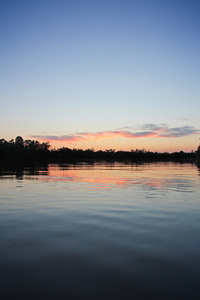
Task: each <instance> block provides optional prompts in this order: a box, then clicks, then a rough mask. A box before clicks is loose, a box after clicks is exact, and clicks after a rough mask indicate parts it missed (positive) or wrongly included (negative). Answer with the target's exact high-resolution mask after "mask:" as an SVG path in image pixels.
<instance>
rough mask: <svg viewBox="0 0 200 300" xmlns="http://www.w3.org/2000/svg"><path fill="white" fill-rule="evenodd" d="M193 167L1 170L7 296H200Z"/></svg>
mask: <svg viewBox="0 0 200 300" xmlns="http://www.w3.org/2000/svg"><path fill="white" fill-rule="evenodd" d="M199 179H200V177H199V169H198V168H197V166H196V165H192V164H178V163H177V164H175V163H155V164H128V163H126V164H125V163H123V164H122V163H93V164H88V163H82V164H49V165H48V164H46V165H45V164H44V165H42V166H41V165H40V166H24V167H19V166H17V167H14V168H13V167H12V168H7V169H3V168H2V169H1V170H0V195H1V196H0V240H1V244H0V268H1V273H0V282H1V299H16V298H19V299H134V298H135V299H149V298H152V299H198V298H199V279H200V271H199V267H200V259H199V258H200V257H199V256H200V255H199V247H200V237H199V230H200V218H199V212H200V204H199V200H200V185H199V183H200V181H199Z"/></svg>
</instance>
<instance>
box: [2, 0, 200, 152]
mask: <svg viewBox="0 0 200 300" xmlns="http://www.w3.org/2000/svg"><path fill="white" fill-rule="evenodd" d="M199 16H200V1H199V0H179V1H178V0H173V1H171V0H166V1H164V0H151V1H150V0H140V1H139V0H132V1H129V0H106V1H104V0H101V1H99V0H93V1H89V0H84V1H83V0H73V1H67V0H65V1H62V0H55V1H51V0H48V1H45V0H40V1H34V0H32V1H27V0H26V1H22V0H16V1H15V0H10V1H7V0H0V45H1V47H0V82H1V84H0V109H1V110H0V111H1V117H0V138H4V139H6V140H10V139H13V138H15V137H16V136H18V135H20V136H22V137H23V139H34V140H38V141H40V142H43V141H44V142H46V141H48V142H49V143H50V144H51V146H52V147H55V148H60V147H69V148H81V149H88V148H94V150H99V149H101V150H105V149H115V150H128V151H129V150H131V149H133V150H134V149H145V150H150V151H158V152H165V151H167V152H174V151H181V150H183V151H189V152H190V151H193V150H196V149H197V147H198V145H199V137H200V118H199V112H200V76H199V74H200V56H199V53H200V34H199V33H200V18H199Z"/></svg>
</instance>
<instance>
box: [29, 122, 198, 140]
mask: <svg viewBox="0 0 200 300" xmlns="http://www.w3.org/2000/svg"><path fill="white" fill-rule="evenodd" d="M197 133H199V130H197V129H195V128H194V127H191V126H181V127H172V128H170V127H169V126H168V125H166V124H160V125H157V124H143V125H140V126H137V127H128V126H125V127H124V128H122V129H117V130H108V131H100V132H77V133H72V134H67V135H61V136H59V135H32V136H31V137H32V138H36V139H39V140H47V141H63V142H69V143H75V142H80V141H90V140H102V139H113V138H117V137H124V138H131V139H136V138H178V137H183V136H189V135H192V134H197Z"/></svg>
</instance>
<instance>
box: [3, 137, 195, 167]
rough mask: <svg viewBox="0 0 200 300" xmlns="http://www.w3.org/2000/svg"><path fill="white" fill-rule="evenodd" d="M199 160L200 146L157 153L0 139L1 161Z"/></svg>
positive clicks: (18, 139) (20, 139)
mask: <svg viewBox="0 0 200 300" xmlns="http://www.w3.org/2000/svg"><path fill="white" fill-rule="evenodd" d="M197 159H199V160H200V146H199V147H198V148H197V151H192V152H183V151H180V152H173V153H168V152H164V153H160V152H151V151H146V150H144V149H142V150H138V149H136V150H131V151H123V150H120V151H115V149H107V150H105V151H102V150H98V151H94V149H93V148H91V149H86V150H82V149H70V148H67V147H62V148H59V149H51V146H50V144H49V143H48V142H43V143H40V142H38V141H35V140H24V139H23V138H22V137H21V136H17V137H16V138H15V140H14V139H12V140H10V141H6V140H5V139H0V161H33V160H35V161H37V160H40V161H41V160H51V161H76V160H77V161H79V160H107V161H126V160H130V161H184V160H185V161H195V160H197Z"/></svg>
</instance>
